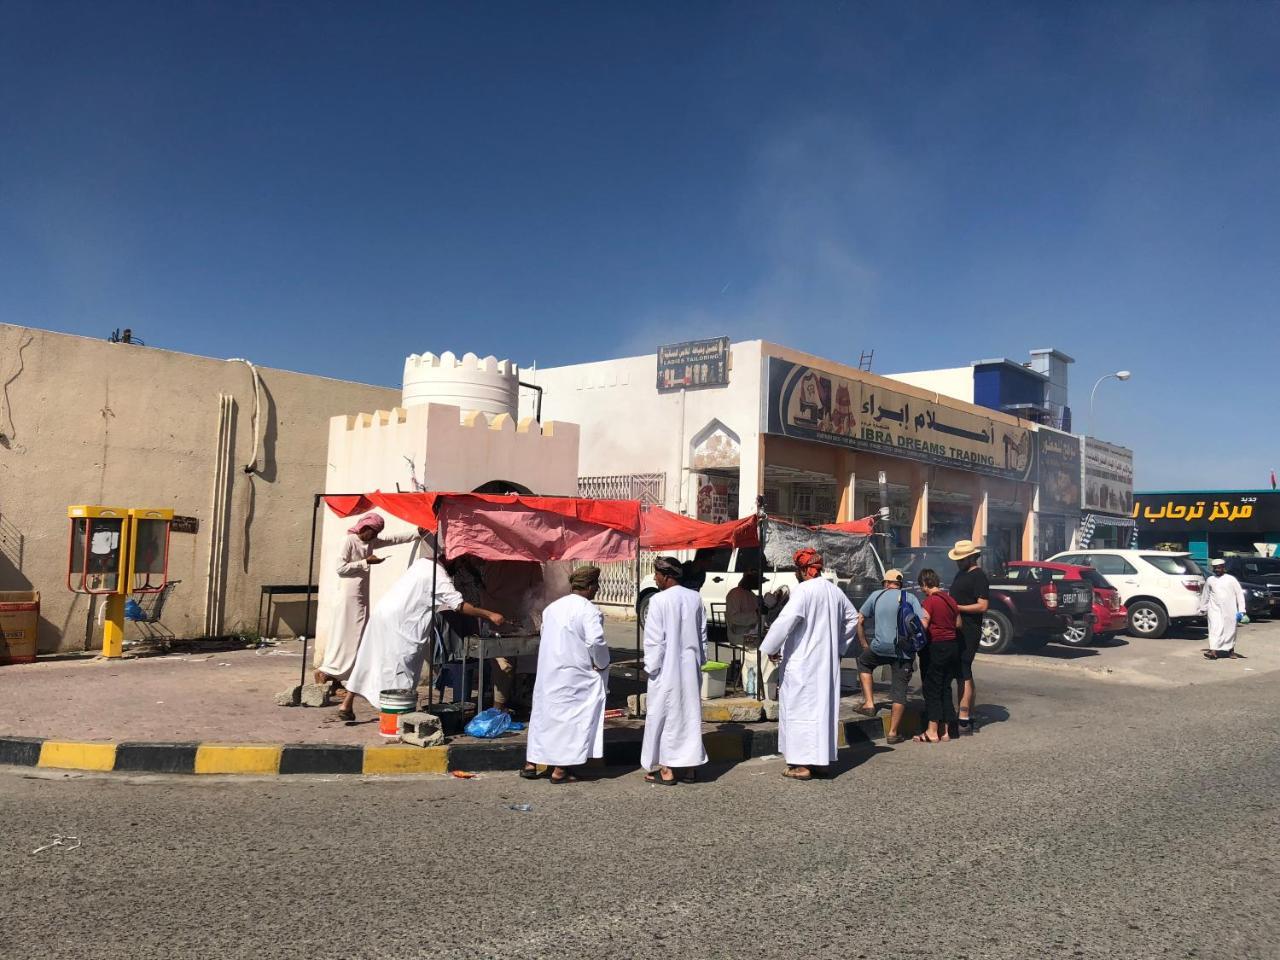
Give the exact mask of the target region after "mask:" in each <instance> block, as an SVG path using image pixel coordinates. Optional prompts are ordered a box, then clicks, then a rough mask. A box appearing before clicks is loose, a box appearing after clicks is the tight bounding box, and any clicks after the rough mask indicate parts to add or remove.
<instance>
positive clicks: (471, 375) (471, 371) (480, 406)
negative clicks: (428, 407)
mask: <svg viewBox="0 0 1280 960" xmlns="http://www.w3.org/2000/svg"><path fill="white" fill-rule="evenodd" d="M519 397H520V368H519V367H518V366H517V365H516V364H514V363H512V362H511V361H510V360H498V359H497V358H496V357H485V358H484V359H481V358H479V357H477V356H476V355H475V354H474V353H467V354H463V355H462V357H461V358H458V357H456V356H454V354H452V353H450V352H449V351H447V350H446V351H445V352H444V353H442V354H440V355H439V356H436V354H434V353H422V354H418V353H414V354H410V356H409V358H408V359H407V360H405V362H404V392H403V394H402V395H401V403H402V404H403V405H404V406H406V407H413V406H418V405H420V404H426V403H442V404H448V405H450V406H454V407H459V408H461V409H462V410H463V411H464V412H466V411H472V410H479V411H480V412H481V413H484V414H485V415H486V416H488V417H489V418H490V419H492V418H493V417H496V416H499V415H500V414H503V413H505V414H508V415H510V416H511V417H512V418H513V419H514V418H516V417H518V415H519Z"/></svg>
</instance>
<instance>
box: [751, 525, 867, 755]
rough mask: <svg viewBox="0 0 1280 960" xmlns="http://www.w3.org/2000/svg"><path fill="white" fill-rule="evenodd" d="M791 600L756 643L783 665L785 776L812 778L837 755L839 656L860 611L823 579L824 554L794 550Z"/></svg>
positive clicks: (780, 720) (780, 687)
mask: <svg viewBox="0 0 1280 960" xmlns="http://www.w3.org/2000/svg"><path fill="white" fill-rule="evenodd" d="M795 562H796V579H797V580H799V581H800V583H799V584H797V585H796V586H795V587H794V588H792V590H791V599H790V600H788V601H787V605H786V606H785V607H783V608H782V613H781V614H779V616H778V619H777V620H775V621H774V623H773V626H771V627H770V628H769V632H768V633H767V634H766V635H765V638H764V643H762V644H761V645H760V651H761V653H764V654H765V655H767V656H769V657H771V658H772V659H774V660H776V661H781V664H782V681H781V682H780V683H779V685H778V752H779V753H781V754H782V757H783V759H784V760H785V761H786V763H787V769H786V770H785V771H783V776H785V777H790V778H791V779H793V780H811V779H812V778H813V775H814V772H815V770H817V771H821V770H824V769H825V768H826V767H827V766H828V765H829V764H831V763H832V762H834V761H835V759H836V746H837V743H838V730H837V725H838V724H839V722H840V658H841V657H842V656H843V655H844V653H845V651H846V650H847V649H848V648H849V644H850V643H851V642H852V641H853V639H854V637H855V636H856V635H857V629H858V620H859V619H860V616H859V614H858V611H857V610H855V609H854V607H853V604H851V603H850V602H849V598H848V597H846V596H845V595H844V592H843V591H842V590H841V589H840V588H839V587H837V586H836V585H835V584H834V583H832V582H831V581H830V580H826V579H823V577H822V576H821V574H822V555H821V554H820V553H818V552H817V551H816V550H811V549H807V548H806V549H804V550H800V551H798V552H797V553H796V556H795Z"/></svg>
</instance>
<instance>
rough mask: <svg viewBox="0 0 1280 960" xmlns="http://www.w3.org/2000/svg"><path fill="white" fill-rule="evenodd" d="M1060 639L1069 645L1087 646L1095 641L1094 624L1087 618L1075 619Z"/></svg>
mask: <svg viewBox="0 0 1280 960" xmlns="http://www.w3.org/2000/svg"><path fill="white" fill-rule="evenodd" d="M1058 641H1059V642H1060V643H1064V644H1066V645H1067V646H1068V647H1087V646H1088V645H1089V644H1091V643H1093V624H1092V623H1089V622H1088V621H1086V620H1074V621H1072V623H1071V626H1069V627H1068V628H1067V629H1066V630H1064V631H1063V632H1062V634H1061V636H1059V637H1058Z"/></svg>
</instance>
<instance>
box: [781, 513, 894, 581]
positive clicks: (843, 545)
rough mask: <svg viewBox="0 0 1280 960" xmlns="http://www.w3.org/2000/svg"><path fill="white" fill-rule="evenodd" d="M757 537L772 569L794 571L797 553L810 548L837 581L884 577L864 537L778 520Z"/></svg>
mask: <svg viewBox="0 0 1280 960" xmlns="http://www.w3.org/2000/svg"><path fill="white" fill-rule="evenodd" d="M760 534H761V536H762V537H763V538H764V558H765V563H767V564H768V565H769V566H770V567H772V568H774V569H779V568H782V569H789V568H791V567H793V566H794V565H795V554H796V551H797V550H802V549H804V548H805V547H812V548H813V549H814V550H817V551H818V552H819V553H821V554H822V559H823V562H824V563H825V564H826V568H827V569H828V570H829V571H831V572H832V573H834V574H836V575H837V576H839V577H844V578H848V579H850V580H874V581H876V582H877V583H878V582H879V581H880V578H881V576H883V574H884V570H883V569H882V567H881V566H880V558H879V557H878V556H877V554H876V551H875V548H874V547H873V546H872V538H871V537H869V536H866V535H865V534H860V533H840V532H838V531H835V530H814V529H813V528H812V527H800V526H795V525H794V524H790V523H783V522H781V521H779V520H764V521H762V522H761V524H760Z"/></svg>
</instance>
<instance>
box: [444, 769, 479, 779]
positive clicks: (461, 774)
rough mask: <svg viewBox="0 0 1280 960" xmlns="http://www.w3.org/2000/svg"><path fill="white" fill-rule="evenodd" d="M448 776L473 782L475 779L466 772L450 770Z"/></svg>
mask: <svg viewBox="0 0 1280 960" xmlns="http://www.w3.org/2000/svg"><path fill="white" fill-rule="evenodd" d="M449 776H451V777H455V778H457V779H458V780H474V779H475V778H476V775H475V774H474V773H470V772H468V771H466V770H450V771H449Z"/></svg>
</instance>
